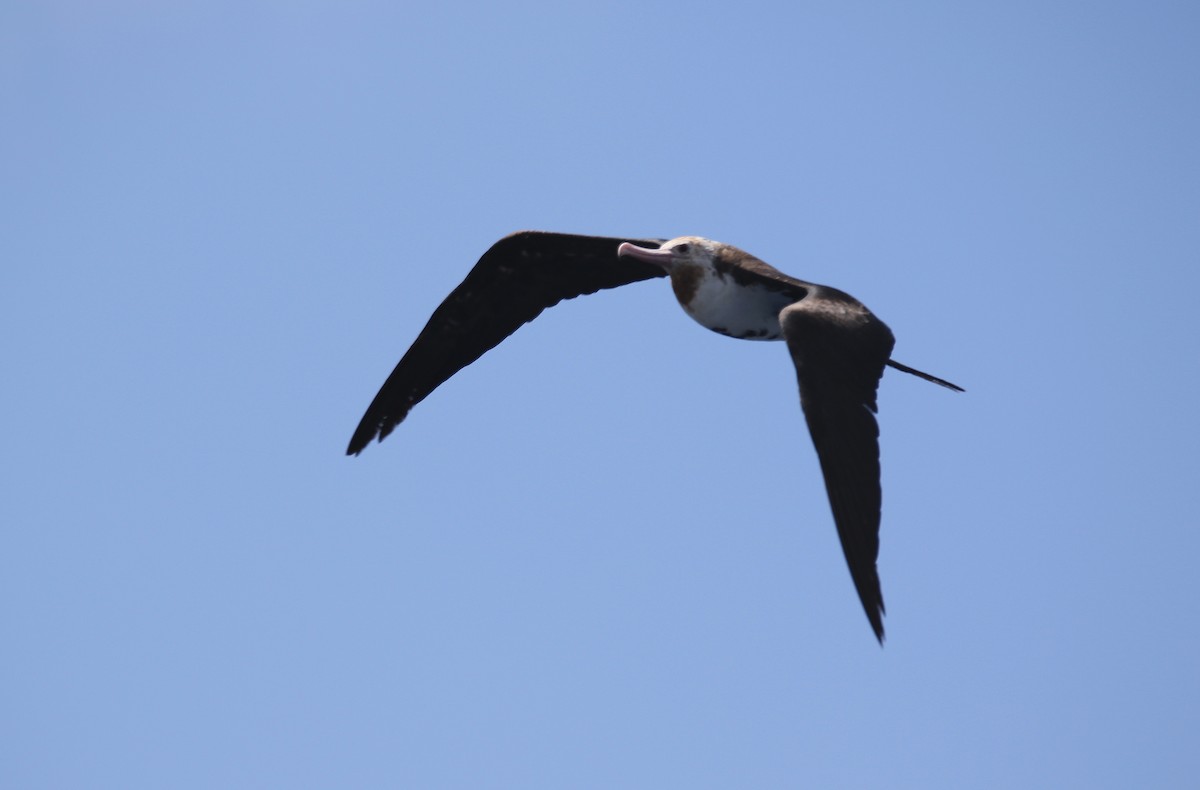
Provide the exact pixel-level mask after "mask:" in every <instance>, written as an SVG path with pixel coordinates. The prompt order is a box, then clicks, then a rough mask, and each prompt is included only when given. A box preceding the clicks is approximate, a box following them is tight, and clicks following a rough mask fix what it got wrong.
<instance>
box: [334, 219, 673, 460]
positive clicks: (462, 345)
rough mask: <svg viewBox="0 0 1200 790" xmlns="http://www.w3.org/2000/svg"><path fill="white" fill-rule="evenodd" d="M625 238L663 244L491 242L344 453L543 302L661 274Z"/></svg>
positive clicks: (590, 239)
mask: <svg viewBox="0 0 1200 790" xmlns="http://www.w3.org/2000/svg"><path fill="white" fill-rule="evenodd" d="M626 241H628V242H631V243H633V244H637V245H639V246H643V247H650V248H652V249H654V248H657V247H659V246H660V245H661V244H662V241H661V240H654V239H610V238H603V237H598V236H571V235H567V234H562V233H540V232H537V231H523V232H520V233H514V234H512V235H511V236H505V237H504V238H503V239H500V241H498V242H496V243H495V244H493V245H492V247H491V249H489V250H488V251H487V252H485V253H484V254H483V257H482V258H480V259H479V262H478V263H477V264H475V268H473V269H471V271H470V273H469V274H468V275H467V277H466V279H465V280H463V281H462V284H461V285H459V286H458V287H457V288H455V289H454V290H453V291H452V292H451V293H450V295H449V296H447V297H446V299H445V301H443V302H442V304H441V305H440V306H439V307H438V309H437V310H434V311H433V315H432V316H431V317H430V319H429V323H427V324H426V325H425V328H424V329H423V330H421V334H420V335H418V336H417V339H416V342H414V343H413V344H412V347H411V348H410V349H408V352H407V353H405V355H404V358H403V359H401V360H400V363H399V364H398V365H396V369H395V370H393V371H392V375H390V376H388V379H387V381H385V382H384V384H383V387H382V388H381V389H380V390H379V394H378V395H376V396H375V400H373V401H371V405H370V407H369V408H368V409H367V413H366V414H364V415H363V418H362V421H361V422H360V423H359V424H358V428H357V429H356V430H355V431H354V436H353V437H351V439H350V446H349V447H348V448H347V449H346V454H347V455H358V454H359V453H360V452H362V450H363V448H365V447H366V446H367V445H368V444H369V443H370V442H371V440H372V439H374V438H375V437H376V436H378V437H379V439H380V441H382V440H383V438H384V437H385V436H387V435H388V434H389V433H391V432H392V429H393V428H395V427H396V425H398V424H399V423H400V422H401V421H402V420H403V419H404V418H405V416H407V415H408V412H409V410H410V409H411V408H412V407H413V406H415V405H416V404H418V403H420V402H421V401H422V400H424V399H425V398H426V397H427V396H428V395H429V393H431V392H433V391H434V390H435V389H437V388H438V386H440V385H441V384H442V382H444V381H446V380H447V379H448V378H450V377H451V376H453V375H454V374H455V373H457V372H458V371H460V370H462V369H463V368H465V367H466V366H467V365H470V364H471V363H472V362H474V361H475V360H477V359H479V358H480V357H481V356H483V354H484V353H485V352H486V351H488V350H489V349H491V348H495V347H496V346H497V345H499V344H500V341H502V340H504V338H506V337H508V336H509V335H511V334H512V333H513V332H515V331H517V329H519V328H520V327H521V325H522V324H525V323H527V322H529V321H532V320H533V319H534V318H537V316H538V315H539V314H540V313H541V312H542V311H543V310H545V309H546V308H547V307H552V306H554V305H556V304H558V303H559V302H561V301H562V300H563V299H572V298H574V297H576V296H581V295H583V294H590V293H595V292H596V291H599V290H601V289H603V288H616V287H617V286H619V285H626V284H628V283H634V282H638V281H640V280H649V279H651V278H654V277H665V276H666V272H665V271H663V270H662V269H661V268H659V267H657V266H655V265H653V264H650V263H645V262H643V261H638V260H634V259H633V258H629V257H624V258H622V257H618V256H617V247H619V246H620V245H621V243H622V242H626Z"/></svg>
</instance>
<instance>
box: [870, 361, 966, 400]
mask: <svg viewBox="0 0 1200 790" xmlns="http://www.w3.org/2000/svg"><path fill="white" fill-rule="evenodd" d="M887 364H888V367H891V368H895V369H896V370H902V371H904V372H905V373H911V374H913V375H914V376H916V377H917V378H919V379H925V380H926V381H932V382H933V383H934V384H941V385H942V386H943V387H945V388H946V389H952V390H954V391H955V392H966V390H964V389H963V388H962V387H960V386H958V385H957V384H951V383H950V382H948V381H946V380H945V379H939V378H938V377H937V376H931V375H930V374H928V373H925V372H924V371H921V370H917V369H916V368H910V367H909V366H908V365H901V364H900V363H899V362H897V361H896V360H894V359H889V360H888V361H887Z"/></svg>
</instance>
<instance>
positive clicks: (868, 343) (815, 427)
mask: <svg viewBox="0 0 1200 790" xmlns="http://www.w3.org/2000/svg"><path fill="white" fill-rule="evenodd" d="M780 321H781V323H782V325H783V332H784V337H785V338H786V340H787V344H788V350H789V351H790V352H791V355H792V360H793V362H794V363H795V365H796V376H797V379H798V380H799V384H800V402H801V405H802V406H803V408H804V418H805V421H806V422H807V423H808V430H809V433H810V434H811V435H812V440H813V445H814V447H815V448H816V450H817V458H818V459H819V460H820V463H821V472H822V474H823V475H824V477H825V489H826V492H827V493H828V495H829V504H830V507H831V508H832V510H833V520H834V522H835V523H836V524H837V531H838V537H839V538H840V539H841V543H842V550H843V551H844V552H845V555H846V562H847V564H848V565H849V566H850V576H851V577H852V578H853V580H854V586H855V588H856V589H857V590H858V597H859V599H860V600H861V601H862V605H863V608H864V609H865V610H866V613H867V619H868V620H870V622H871V628H872V629H874V631H875V636H876V638H877V639H879V641H880V642H882V641H883V614H884V606H883V591H882V589H881V588H880V584H879V574H878V573H877V571H876V567H875V563H876V560H877V559H878V556H879V523H880V513H881V506H882V493H881V489H880V482H879V425H878V423H877V422H876V421H875V411H876V402H875V393H876V391H877V389H878V387H879V379H880V377H881V376H882V375H883V367H884V365H885V364H886V362H887V360H888V357H889V355H890V354H891V351H892V346H893V345H894V339H893V337H892V333H891V331H890V330H889V329H888V328H887V326H886V325H884V323H883V322H882V321H880V320H879V319H878V318H876V317H875V316H874V315H872V314H871V313H870V311H868V310H867V309H866V308H865V307H863V306H862V305H861V304H860V303H859V302H858V301H857V300H855V299H853V297H850V296H848V295H846V294H843V293H841V292H840V291H836V290H834V289H831V288H826V287H824V286H817V287H815V288H812V289H811V290H810V291H809V295H808V296H807V297H805V298H804V299H802V300H800V301H799V302H797V303H796V304H794V305H791V306H789V307H787V308H785V309H784V310H783V312H782V313H781V314H780Z"/></svg>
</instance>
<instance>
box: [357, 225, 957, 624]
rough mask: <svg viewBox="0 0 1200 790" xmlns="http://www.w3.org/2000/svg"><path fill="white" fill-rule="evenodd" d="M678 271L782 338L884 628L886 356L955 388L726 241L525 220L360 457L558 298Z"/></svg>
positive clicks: (732, 332)
mask: <svg viewBox="0 0 1200 790" xmlns="http://www.w3.org/2000/svg"><path fill="white" fill-rule="evenodd" d="M663 276H669V277H670V279H671V288H672V290H673V291H674V293H675V297H676V299H677V300H678V301H679V304H680V306H681V307H682V308H683V309H684V311H685V312H686V313H687V314H688V315H689V316H691V317H692V318H693V319H695V320H696V321H697V322H698V323H700V324H701V325H702V326H705V327H707V328H708V329H710V330H712V331H714V332H718V333H720V334H723V335H727V336H729V337H734V338H738V339H742V340H784V341H786V343H787V346H788V350H789V352H790V354H791V357H792V361H793V363H794V364H795V367H796V374H797V379H798V381H799V384H800V400H801V404H802V406H803V409H804V415H805V420H806V422H807V423H808V427H809V433H810V434H811V435H812V439H813V444H814V446H815V447H816V450H817V456H818V459H819V460H820V463H821V470H822V472H823V474H824V477H825V485H826V490H827V492H828V495H829V502H830V506H831V508H832V510H833V515H834V521H835V523H836V525H837V529H838V535H839V537H840V539H841V543H842V548H843V550H844V552H845V555H846V561H847V563H848V564H849V566H850V574H851V577H852V578H853V580H854V584H855V587H856V588H857V590H858V594H859V597H860V599H861V600H862V603H863V607H864V609H865V610H866V613H867V618H868V619H869V620H870V622H871V626H872V629H873V630H874V631H875V635H876V637H877V638H879V639H880V641H882V639H883V619H882V615H883V610H884V609H883V594H882V591H881V590H880V585H879V577H878V575H877V573H876V570H875V562H876V558H877V556H878V553H879V523H880V506H881V493H880V483H879V442H878V436H879V429H878V425H877V423H876V421H875V416H874V413H875V411H876V404H875V393H876V389H877V387H878V384H879V379H880V377H881V376H882V374H883V369H884V366H885V365H890V366H892V367H894V368H897V369H899V370H903V371H905V372H908V373H913V374H915V375H917V376H920V377H922V378H925V379H927V380H929V381H933V382H935V383H938V384H942V385H943V386H947V387H950V388H952V389H959V388H958V387H956V386H955V385H953V384H950V383H949V382H946V381H943V380H941V379H938V378H936V377H933V376H930V375H928V374H925V373H921V372H920V371H916V370H913V369H912V368H909V367H907V366H904V365H901V364H899V363H897V362H894V361H892V360H891V359H890V355H891V351H892V346H893V345H894V342H895V341H894V338H893V336H892V333H891V331H890V330H889V329H888V328H887V326H886V325H885V324H884V323H883V322H882V321H880V320H879V319H878V318H876V317H875V316H874V314H872V313H871V311H870V310H868V309H867V308H866V307H865V306H864V305H863V304H862V303H861V302H859V301H858V300H856V299H854V298H853V297H852V296H850V295H848V294H845V293H843V292H841V291H839V290H837V289H835V288H829V287H827V286H822V285H816V284H814V283H807V282H804V281H803V280H797V279H795V278H793V277H789V276H788V275H785V274H783V273H782V272H780V271H778V270H776V269H774V268H772V267H771V266H768V265H767V264H765V263H763V262H762V261H760V260H758V259H757V258H755V257H754V256H752V255H749V254H748V253H746V252H743V251H742V250H739V249H737V248H736V247H732V246H730V245H727V244H721V243H719V242H714V241H710V240H708V239H704V238H700V237H697V236H683V237H679V238H676V239H672V240H670V241H668V242H665V243H663V242H660V241H658V240H648V239H613V238H602V237H595V236H572V235H565V234H555V233H538V232H532V231H526V232H523V233H516V234H513V235H511V236H506V237H505V238H503V239H501V240H500V241H498V242H497V243H496V244H494V245H493V246H492V248H491V249H489V250H488V251H487V252H486V253H485V254H484V255H483V257H482V258H481V259H480V260H479V262H478V263H477V264H476V265H475V268H474V269H472V270H471V272H470V273H469V274H468V275H467V278H466V279H465V280H464V281H463V283H462V284H461V285H459V286H458V288H456V289H455V290H454V291H453V292H451V294H450V295H449V296H448V297H447V298H446V300H445V301H444V302H443V303H442V304H441V306H440V307H438V309H437V310H436V311H434V314H433V316H432V317H431V318H430V320H429V323H428V324H427V325H426V326H425V329H424V330H423V331H422V332H421V334H420V335H419V336H418V338H417V340H416V342H414V343H413V345H412V347H411V348H410V349H409V350H408V352H407V353H406V354H405V355H404V357H403V358H402V359H401V360H400V363H399V364H398V365H397V366H396V369H395V370H394V371H393V372H392V375H391V376H390V377H389V378H388V380H387V381H386V382H385V383H384V385H383V387H382V388H381V389H380V391H379V394H378V395H376V397H375V400H374V401H373V402H372V403H371V406H370V407H369V408H368V409H367V412H366V414H365V415H364V416H363V418H362V421H361V422H360V423H359V426H358V429H357V430H356V431H355V433H354V436H353V438H352V439H351V440H350V446H349V448H348V450H347V453H348V454H353V455H357V454H358V453H360V452H361V451H362V450H363V448H365V447H366V445H367V444H368V443H369V442H370V441H371V439H373V438H376V437H378V438H379V439H380V440H382V439H383V438H384V437H385V436H387V435H388V434H389V433H390V432H391V431H392V429H393V428H394V427H395V426H396V425H397V424H399V423H400V422H401V421H402V420H403V419H404V418H405V416H406V415H407V414H408V411H409V410H410V409H411V408H412V407H413V406H414V405H416V404H417V403H419V402H420V401H421V400H422V399H424V398H425V397H426V396H428V395H429V394H430V393H431V392H432V391H433V390H434V389H435V388H437V387H438V386H439V385H440V384H441V383H442V382H444V381H446V379H448V378H450V376H452V375H454V374H455V373H456V372H458V371H459V370H461V369H462V368H464V367H466V366H467V365H469V364H470V363H471V362H474V361H475V360H476V359H478V358H479V357H480V356H481V355H482V354H483V353H485V352H486V351H487V350H488V349H490V348H493V347H495V346H496V345H497V344H499V343H500V342H501V341H502V340H503V339H504V338H505V337H507V336H508V335H510V334H512V333H513V332H514V331H516V330H517V329H518V328H519V327H520V326H521V325H522V324H524V323H526V322H528V321H531V320H533V319H534V318H535V317H536V316H537V315H538V314H540V313H541V311H542V310H544V309H545V308H547V307H550V306H552V305H554V304H557V303H558V302H559V301H561V300H563V299H570V298H573V297H575V296H579V295H582V294H588V293H593V292H595V291H597V290H600V289H603V288H613V287H617V286H620V285H625V284H628V283H632V282H637V281H640V280H647V279H652V278H655V277H663Z"/></svg>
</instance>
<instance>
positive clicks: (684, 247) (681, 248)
mask: <svg viewBox="0 0 1200 790" xmlns="http://www.w3.org/2000/svg"><path fill="white" fill-rule="evenodd" d="M691 248H692V245H690V244H676V245H675V252H678V253H681V254H683V255H687V254H688V250H690V249H691Z"/></svg>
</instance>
